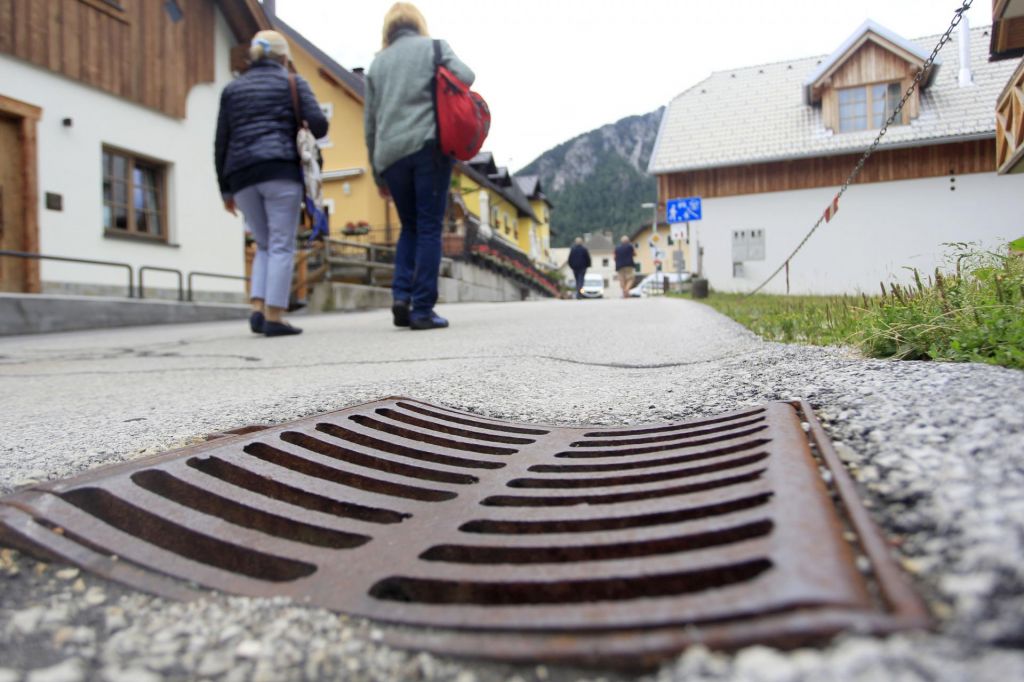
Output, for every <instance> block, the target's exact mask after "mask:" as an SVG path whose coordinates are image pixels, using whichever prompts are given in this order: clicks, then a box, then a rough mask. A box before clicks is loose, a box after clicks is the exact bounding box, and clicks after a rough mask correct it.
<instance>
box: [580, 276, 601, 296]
mask: <svg viewBox="0 0 1024 682" xmlns="http://www.w3.org/2000/svg"><path fill="white" fill-rule="evenodd" d="M580 296H581V297H582V298H604V277H602V276H601V275H599V274H597V273H589V274H586V275H583V288H582V289H580Z"/></svg>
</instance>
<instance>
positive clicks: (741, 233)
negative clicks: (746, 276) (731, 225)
mask: <svg viewBox="0 0 1024 682" xmlns="http://www.w3.org/2000/svg"><path fill="white" fill-rule="evenodd" d="M750 260H764V230H733V231H732V275H733V277H736V276H737V275H738V274H739V273H740V271H741V269H742V267H743V263H745V262H746V261H750Z"/></svg>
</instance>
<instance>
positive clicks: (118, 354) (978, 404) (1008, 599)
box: [0, 299, 1024, 682]
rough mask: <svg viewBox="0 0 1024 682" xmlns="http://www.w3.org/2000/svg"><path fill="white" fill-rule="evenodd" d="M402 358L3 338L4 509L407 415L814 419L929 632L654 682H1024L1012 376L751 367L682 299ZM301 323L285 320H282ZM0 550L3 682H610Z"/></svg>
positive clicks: (704, 314) (237, 338) (809, 362)
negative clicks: (216, 447) (218, 449)
mask: <svg viewBox="0 0 1024 682" xmlns="http://www.w3.org/2000/svg"><path fill="white" fill-rule="evenodd" d="M446 312H447V313H448V314H449V315H450V317H451V319H452V324H453V326H452V328H451V329H449V330H445V331H443V332H430V333H426V334H418V333H415V332H409V331H406V330H396V329H394V328H392V327H390V320H389V318H388V316H387V315H386V314H385V313H383V312H371V313H360V314H351V315H339V316H323V317H318V318H309V319H307V320H302V321H301V322H300V324H302V325H303V326H305V328H306V333H305V334H303V335H302V336H301V337H296V338H294V339H273V340H268V339H262V338H255V337H252V336H250V335H248V332H247V331H245V329H244V328H242V327H241V326H240V325H238V323H211V324H200V325H187V326H177V327H150V328H138V329H128V330H108V331H96V332H82V333H72V334H61V335H52V336H41V337H9V338H3V339H0V413H2V414H3V415H4V422H3V423H4V428H3V429H2V430H0V458H2V462H3V466H2V467H0V492H9V491H11V490H13V489H15V488H17V487H19V486H21V485H25V484H28V483H30V482H32V481H38V480H48V479H54V478H62V477H65V476H69V475H73V474H76V473H79V472H81V471H84V470H86V469H89V468H92V467H95V466H98V465H101V464H106V463H112V462H118V461H125V460H130V459H135V458H138V457H140V456H145V455H147V454H152V453H155V452H160V451H163V450H166V449H169V448H173V447H179V446H182V445H186V444H190V443H192V442H195V441H196V440H198V439H200V438H201V437H202V436H203V435H205V434H207V433H212V432H216V431H220V430H224V429H228V428H234V427H237V426H240V425H244V424H251V423H278V422H282V421H287V420H290V419H294V418H297V417H301V416H307V415H310V414H314V413H317V412H323V411H326V410H332V409H339V408H341V407H345V406H347V405H351V404H354V403H358V402H363V401H367V400H374V399H377V398H381V397H384V396H388V395H406V396H411V397H416V398H419V399H422V400H426V401H430V402H437V403H441V404H445V405H449V406H451V407H455V408H460V409H467V410H471V411H474V412H478V413H481V414H484V415H487V416H491V417H496V418H501V419H509V420H515V421H525V422H543V423H551V424H566V425H570V424H571V425H580V424H595V425H596V424H607V425H634V424H644V423H657V422H666V421H674V420H679V419H685V418H690V417H695V416H700V415H710V414H715V413H719V412H725V411H728V410H733V409H738V408H741V407H745V406H749V405H754V404H759V403H763V402H766V401H770V400H779V399H787V398H790V397H797V396H799V397H804V398H806V399H807V400H808V401H809V402H810V403H811V404H812V406H813V407H814V408H815V410H816V412H817V414H818V416H819V418H820V419H821V420H822V422H823V425H824V426H825V428H826V430H827V431H828V433H829V435H830V436H831V437H832V438H833V439H834V441H836V442H837V444H838V448H839V450H840V454H841V455H842V456H843V458H844V460H845V461H846V463H847V466H848V467H849V469H850V471H851V473H852V475H853V477H854V478H855V480H856V481H857V482H858V484H859V486H860V489H861V492H862V494H863V498H864V500H865V502H866V503H867V505H868V508H869V510H870V511H871V513H872V516H873V517H874V519H875V520H876V522H877V523H879V525H880V526H881V527H882V529H883V530H884V531H885V532H886V534H887V535H888V536H889V537H890V539H892V540H893V542H894V544H895V545H896V546H897V548H898V555H899V558H900V561H901V563H902V564H903V566H904V568H905V569H906V570H907V571H908V572H909V573H910V574H911V576H912V577H913V579H914V581H915V583H916V585H917V586H918V588H919V590H920V591H921V593H922V594H923V595H924V596H925V598H926V600H927V602H928V604H929V607H930V609H931V610H932V613H933V616H934V618H935V622H936V627H935V631H934V632H930V633H910V634H902V635H897V636H893V637H890V638H887V639H882V640H878V639H872V638H864V637H856V636H848V637H843V638H839V639H837V640H836V641H834V642H833V643H832V644H831V645H830V646H828V647H826V648H824V649H817V650H800V651H796V652H778V651H775V650H772V649H767V648H763V647H753V648H749V649H746V650H743V651H741V652H738V653H735V654H728V655H726V654H717V653H712V652H708V651H706V650H704V649H701V648H693V649H690V650H689V651H688V652H686V653H685V654H684V655H683V656H681V657H680V658H679V659H678V660H677V661H673V662H670V663H667V664H666V665H665V666H663V668H662V669H661V670H659V671H657V672H655V673H649V674H648V675H647V677H648V678H649V679H657V680H676V679H678V680H683V679H687V680H780V681H781V680H880V679H900V680H1007V679H1024V651H1022V648H1024V454H1022V453H1024V411H1022V410H1021V409H1020V406H1021V405H1022V404H1024V373H1021V372H1018V371H1013V370H1006V369H1001V368H996V367H989V366H983V365H951V364H939V363H921V362H890V361H876V360H864V359H862V358H860V357H858V356H856V355H855V354H854V353H853V351H851V350H849V349H835V348H830V349H821V348H809V347H800V346H783V345H780V344H771V343H765V342H762V341H761V340H759V339H757V338H756V337H754V336H753V335H752V334H750V333H749V332H747V331H746V330H744V329H743V328H741V327H739V326H738V325H736V324H735V323H733V322H732V321H730V320H728V319H726V318H724V317H722V316H720V315H718V314H717V313H715V312H714V311H712V310H710V309H709V308H707V307H705V306H701V305H699V304H695V303H692V302H689V301H682V300H663V299H645V300H639V301H621V300H608V301H596V302H591V301H588V302H570V301H564V302H563V301H548V302H537V303H522V304H506V305H462V306H453V307H450V308H448V309H447V310H446ZM297 321H298V320H297ZM72 572H74V569H67V567H65V566H58V565H45V564H41V563H38V562H36V561H35V560H34V559H31V558H28V557H25V556H22V555H20V554H18V553H17V552H13V551H10V550H4V551H0V682H6V681H7V680H23V679H24V680H32V681H33V682H47V681H58V680H70V681H74V680H82V679H106V680H112V681H113V680H148V679H152V680H162V679H168V680H171V679H173V680H177V679H230V680H235V679H238V680H279V679H283V680H291V679H296V680H299V679H309V680H314V679H367V680H369V679H381V680H383V679H439V680H457V681H459V682H471V681H472V680H492V679H493V680H498V679H503V680H504V679H515V678H519V679H522V680H533V679H538V680H546V679H589V680H598V679H607V680H613V679H619V677H620V676H618V675H617V674H614V673H611V672H607V671H593V670H589V671H581V670H568V669H563V668H558V667H533V666H529V667H526V666H517V667H508V666H499V665H492V664H486V663H480V662H475V661H458V660H449V659H442V658H438V657H434V656H430V655H426V654H418V653H416V652H405V651H397V650H393V649H389V648H387V647H385V646H383V645H382V644H380V642H379V641H378V640H379V632H377V630H376V628H375V627H374V625H373V624H372V623H368V622H365V621H361V620H357V619H348V618H345V617H343V616H339V615H337V614H333V613H329V612H326V611H322V610H317V609H309V608H304V607H300V606H296V605H294V604H291V603H287V602H283V601H275V600H252V599H240V598H228V597H225V596H222V595H211V596H210V598H209V599H206V600H203V601H200V602H196V603H192V604H179V603H171V602H166V601H164V600H161V599H157V598H154V597H150V596H148V595H144V594H139V593H135V592H132V591H130V590H125V589H123V588H120V587H119V586H116V585H113V584H111V583H109V582H106V581H104V580H102V579H99V578H96V577H94V576H91V575H88V574H85V573H77V572H74V574H72Z"/></svg>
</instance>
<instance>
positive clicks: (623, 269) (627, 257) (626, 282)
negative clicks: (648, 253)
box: [615, 235, 636, 298]
mask: <svg viewBox="0 0 1024 682" xmlns="http://www.w3.org/2000/svg"><path fill="white" fill-rule="evenodd" d="M635 257H636V249H634V248H633V244H631V243H630V241H629V237H627V236H626V235H622V239H621V240H619V245H618V246H616V247H615V274H616V275H618V277H619V286H621V287H622V297H623V298H629V289H630V287H631V286H633V277H634V276H635V275H636V261H635V260H634V259H635Z"/></svg>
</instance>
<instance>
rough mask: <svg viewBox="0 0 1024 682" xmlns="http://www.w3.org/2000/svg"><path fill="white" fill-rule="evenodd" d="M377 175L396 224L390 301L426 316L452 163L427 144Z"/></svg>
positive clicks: (433, 292)
mask: <svg viewBox="0 0 1024 682" xmlns="http://www.w3.org/2000/svg"><path fill="white" fill-rule="evenodd" d="M382 176H383V177H384V181H385V182H386V183H387V185H388V191H389V192H391V196H392V198H393V199H394V200H395V209H396V210H397V211H398V218H399V220H401V221H402V232H401V234H400V235H399V237H398V246H397V249H396V252H395V277H394V280H392V283H391V293H392V296H393V297H394V299H395V300H396V301H410V302H411V304H412V310H411V311H410V313H409V315H410V317H415V318H423V317H428V316H429V315H430V314H431V312H432V311H433V309H434V304H435V303H437V276H438V271H439V270H440V267H441V229H442V227H443V223H444V213H445V208H446V206H447V203H448V187H449V184H450V183H451V177H452V160H451V158H450V157H447V156H445V155H444V154H442V153H441V152H440V150H438V149H437V147H436V146H435V145H434V144H433V143H428V144H427V146H425V147H424V148H423V149H421V150H419V151H418V152H416V153H415V154H410V155H409V156H406V157H405V158H403V159H399V160H398V161H396V162H395V163H393V164H392V165H391V166H389V167H388V169H387V170H385V171H384V172H383V173H382Z"/></svg>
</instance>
